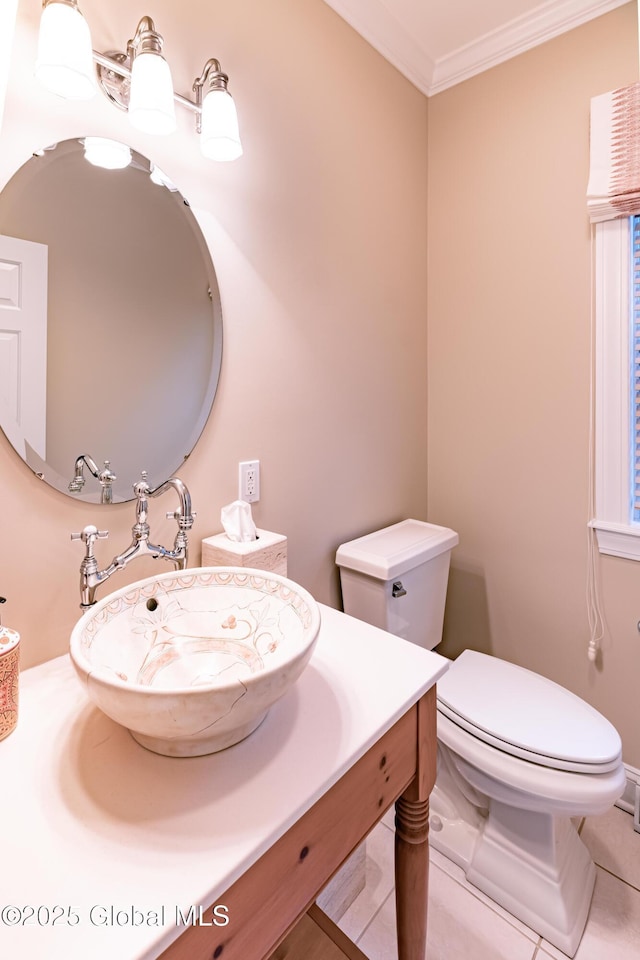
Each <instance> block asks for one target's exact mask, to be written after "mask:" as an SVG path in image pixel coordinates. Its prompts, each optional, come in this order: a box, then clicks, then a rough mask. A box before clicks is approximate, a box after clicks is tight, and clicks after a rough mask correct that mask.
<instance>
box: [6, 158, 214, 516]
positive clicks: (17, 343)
mask: <svg viewBox="0 0 640 960" xmlns="http://www.w3.org/2000/svg"><path fill="white" fill-rule="evenodd" d="M151 174H153V179H152V176H151ZM221 360H222V311H221V307H220V295H219V290H218V284H217V281H216V275H215V271H214V267H213V263H212V261H211V257H210V255H209V250H208V247H207V244H206V241H205V239H204V236H203V235H202V232H201V230H200V227H199V225H198V223H197V221H196V219H195V217H194V215H193V213H192V211H191V209H190V207H189V205H188V202H187V201H186V200H185V199H184V197H182V196H181V194H180V193H179V192H178V191H177V190H176V188H175V187H174V186H173V184H171V183H170V182H169V181H167V180H166V178H163V176H162V175H161V173H160V172H159V171H157V170H154V169H153V167H152V165H151V164H150V162H149V160H147V159H146V158H145V157H143V156H141V155H140V154H138V153H136V152H135V151H133V150H132V151H131V161H130V163H129V164H128V165H127V166H126V167H125V168H123V169H105V168H103V167H99V166H94V165H93V164H92V163H90V162H88V161H87V159H86V157H85V142H84V140H65V141H63V142H61V143H58V144H56V145H54V146H52V147H49V148H46V149H45V150H42V151H39V153H38V154H34V156H33V157H31V158H30V159H29V160H28V161H27V162H26V163H25V164H24V165H23V166H22V167H21V168H20V169H19V170H18V171H17V173H15V175H14V176H13V177H12V178H11V180H10V181H9V182H8V183H7V185H6V186H5V188H4V189H3V190H2V193H0V426H1V427H2V429H3V431H4V433H5V434H6V436H7V437H8V439H9V440H10V442H11V444H12V445H13V447H14V448H15V450H16V451H17V452H18V453H19V455H20V456H21V457H22V458H23V460H24V461H25V462H26V463H27V464H28V465H29V466H30V467H31V469H32V470H33V471H34V472H35V473H36V474H38V475H39V476H40V477H42V479H44V480H45V481H46V482H47V483H49V484H50V485H51V486H53V487H55V488H56V489H57V490H60V491H61V492H63V493H66V494H68V495H69V496H72V497H75V498H76V499H81V500H85V501H88V502H94V503H95V502H102V503H107V502H119V501H123V500H129V499H131V498H132V496H133V492H132V486H133V484H134V483H135V482H136V480H138V479H139V478H140V475H141V472H142V471H143V470H145V471H147V474H148V478H149V483H150V484H151V485H152V486H157V485H158V484H160V483H161V482H162V481H163V480H166V479H167V478H168V477H169V476H171V475H172V474H173V473H175V472H176V470H177V469H178V468H179V467H180V465H181V464H182V462H183V461H184V460H185V458H186V457H188V456H189V454H190V453H191V451H192V449H193V447H194V445H195V443H196V441H197V439H198V437H199V436H200V434H201V432H202V429H203V428H204V425H205V423H206V420H207V417H208V416H209V412H210V410H211V406H212V404H213V400H214V397H215V392H216V388H217V384H218V378H219V374H220V365H221Z"/></svg>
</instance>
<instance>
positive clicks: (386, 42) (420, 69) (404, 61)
mask: <svg viewBox="0 0 640 960" xmlns="http://www.w3.org/2000/svg"><path fill="white" fill-rule="evenodd" d="M325 3H326V4H327V5H328V6H329V7H331V9H332V10H334V11H335V12H336V13H337V14H338V16H340V17H342V19H343V20H345V21H346V22H347V23H348V24H349V26H350V27H353V29H354V30H355V31H356V33H359V34H360V36H361V37H363V38H364V39H365V40H366V41H367V43H369V44H371V46H372V47H373V48H374V49H375V50H377V51H378V53H381V54H382V56H383V57H384V58H385V60H388V61H389V63H391V64H393V66H394V67H396V69H397V70H399V71H400V73H402V74H403V75H404V76H405V77H406V78H407V80H410V81H411V83H412V84H413V85H414V86H415V87H417V88H418V90H421V91H422V93H424V94H427V96H428V94H429V87H430V84H431V78H432V77H433V71H434V68H435V64H434V62H433V60H432V59H431V57H430V56H429V55H428V53H427V52H426V50H424V49H423V48H422V47H421V46H420V44H419V43H418V42H417V41H416V38H415V37H414V36H411V34H410V33H409V32H408V31H407V29H406V28H405V27H404V26H403V24H402V23H401V22H400V21H399V20H398V19H397V18H396V17H395V16H394V15H393V14H392V13H391V11H390V10H389V8H388V7H387V6H385V4H384V3H383V2H381V0H325Z"/></svg>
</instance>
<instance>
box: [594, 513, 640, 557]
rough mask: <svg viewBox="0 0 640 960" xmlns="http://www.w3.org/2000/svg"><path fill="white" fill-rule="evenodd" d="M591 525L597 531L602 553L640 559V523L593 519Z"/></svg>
mask: <svg viewBox="0 0 640 960" xmlns="http://www.w3.org/2000/svg"><path fill="white" fill-rule="evenodd" d="M589 526H590V527H593V529H594V530H595V531H596V535H597V538H598V550H599V551H600V553H606V554H607V555H608V556H611V557H624V559H625V560H640V524H639V525H638V526H631V525H630V524H625V523H606V522H605V521H604V520H591V521H590V523H589Z"/></svg>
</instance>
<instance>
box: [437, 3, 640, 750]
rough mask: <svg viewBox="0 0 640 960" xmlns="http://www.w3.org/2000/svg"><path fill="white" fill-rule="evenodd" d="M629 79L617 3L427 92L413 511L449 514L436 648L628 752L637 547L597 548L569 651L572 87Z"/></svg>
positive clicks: (634, 733)
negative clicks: (558, 701)
mask: <svg viewBox="0 0 640 960" xmlns="http://www.w3.org/2000/svg"><path fill="white" fill-rule="evenodd" d="M637 79H638V51H637V22H636V6H635V4H628V5H626V6H624V7H621V8H619V9H618V10H616V11H615V12H613V13H611V14H608V15H607V16H605V17H602V18H600V19H598V20H595V21H592V22H591V23H589V24H587V25H585V26H583V27H580V28H579V29H577V30H575V31H572V32H571V33H569V34H566V35H564V36H562V37H559V38H557V39H555V40H553V41H551V42H549V43H547V44H545V45H543V46H541V47H538V48H537V49H534V50H531V51H529V52H528V53H526V54H524V55H522V56H519V57H517V58H515V59H514V60H512V61H510V62H507V63H505V64H503V65H501V66H499V67H496V68H494V69H492V70H490V71H488V72H487V73H485V74H483V75H481V76H479V77H476V78H474V79H472V80H469V81H467V82H466V83H463V84H461V85H459V86H458V87H456V88H454V89H451V90H449V91H446V92H444V93H442V94H440V95H438V96H436V97H434V98H432V99H431V100H430V101H429V216H428V224H429V257H428V263H429V339H428V346H429V366H428V370H429V446H428V449H429V518H430V519H431V520H433V521H434V522H437V523H444V524H446V525H449V526H451V527H454V528H455V529H456V530H458V531H459V533H460V540H461V543H460V546H459V547H458V548H457V549H456V551H455V554H454V559H453V570H452V575H451V581H450V594H449V602H448V608H447V620H446V639H445V643H444V644H443V645H442V647H441V648H440V649H441V650H442V652H444V653H446V654H449V655H455V654H456V653H457V652H458V651H459V650H461V649H463V648H464V647H466V646H472V647H476V648H477V649H481V650H486V651H488V652H492V653H494V654H497V655H498V656H502V657H505V658H506V659H510V660H514V661H515V662H517V663H520V664H522V665H524V666H527V667H530V668H532V669H534V670H537V671H539V672H541V673H543V674H546V675H547V676H549V677H551V678H552V679H554V680H557V681H558V682H560V683H562V684H564V685H565V686H567V687H569V688H570V689H571V690H573V691H575V692H576V693H578V694H579V695H581V696H583V697H585V698H586V699H587V700H589V701H590V702H592V703H593V704H594V705H595V706H596V707H597V708H599V709H600V710H602V711H603V712H604V713H605V714H606V715H607V716H608V717H609V718H610V719H611V720H612V722H613V723H615V724H616V726H617V727H618V729H619V730H620V732H621V734H622V737H623V746H624V757H625V760H626V761H627V762H628V763H631V764H633V765H636V766H640V723H639V722H638V717H637V707H636V704H637V699H638V697H637V688H638V682H639V681H640V636H639V635H638V631H637V629H636V623H637V621H638V620H639V619H640V564H637V563H634V562H633V561H626V560H616V559H613V558H602V559H600V560H599V564H598V566H599V571H600V573H601V578H602V597H603V603H604V612H605V616H606V620H607V628H608V629H607V636H606V639H605V643H604V648H603V659H602V665H601V667H600V668H599V669H595V668H594V667H593V666H591V665H590V663H589V662H588V660H587V655H586V654H587V644H588V641H589V629H588V622H587V610H586V602H585V591H586V567H587V530H586V522H587V520H588V494H587V489H588V484H587V478H588V464H589V445H588V437H589V431H588V424H589V370H590V356H589V350H590V229H589V225H588V222H587V216H586V212H585V191H586V182H587V173H588V162H589V157H588V144H589V100H590V98H591V97H592V96H594V95H596V94H599V93H604V92H605V91H607V90H612V89H614V88H615V87H618V86H622V85H624V84H627V83H631V82H633V81H635V80H637Z"/></svg>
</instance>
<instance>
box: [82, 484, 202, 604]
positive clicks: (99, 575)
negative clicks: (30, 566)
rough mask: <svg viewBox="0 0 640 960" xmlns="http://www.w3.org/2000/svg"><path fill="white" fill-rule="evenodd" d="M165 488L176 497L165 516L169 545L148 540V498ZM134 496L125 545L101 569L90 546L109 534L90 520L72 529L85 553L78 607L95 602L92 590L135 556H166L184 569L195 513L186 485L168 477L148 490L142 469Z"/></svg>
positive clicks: (163, 558) (134, 486) (94, 590)
mask: <svg viewBox="0 0 640 960" xmlns="http://www.w3.org/2000/svg"><path fill="white" fill-rule="evenodd" d="M167 490H175V492H176V493H177V495H178V498H179V500H180V505H179V507H178V509H177V510H175V511H173V512H170V513H167V519H169V520H176V521H177V523H178V532H177V534H176V538H175V540H174V543H173V549H172V550H169V549H168V548H167V547H162V546H160V545H156V544H154V543H151V542H150V540H149V533H150V530H149V524H148V523H147V514H148V511H149V498H150V497H159V496H161V495H162V494H163V493H166V491H167ZM133 492H134V494H135V496H136V522H135V523H134V525H133V527H132V528H131V533H132V535H133V539H132V540H131V543H130V544H129V546H128V547H127V549H126V550H125V551H124V552H123V553H120V554H118V556H116V557H114V558H113V560H112V561H111V563H110V564H109V566H108V567H105V569H104V570H99V569H98V561H97V559H96V557H95V556H94V553H93V549H94V544H95V542H96V540H103V539H105V537H108V536H109V531H108V530H98V528H97V527H95V526H93V525H92V524H90V525H89V526H87V527H85V528H84V530H82V532H81V533H72V534H71V539H72V540H82V541H83V543H84V544H85V555H84V558H83V560H82V563H81V564H80V608H81V609H82V610H87V609H88V608H89V607H92V606H93V604H94V603H95V602H96V598H95V594H96V590H97V589H98V587H99V586H100V584H102V583H104V582H105V581H106V580H108V579H109V577H111V576H112V574H114V573H115V572H116V570H124V568H125V567H126V566H127V564H129V563H131V561H132V560H135V558H136V557H153V558H154V559H157V558H158V557H160V559H161V560H168V561H169V562H170V563H173V565H174V566H175V568H176V570H184V569H186V566H187V561H188V559H189V541H188V537H187V531H188V530H191V527H192V526H193V521H194V518H195V514H194V513H193V512H192V510H191V495H190V493H189V491H188V490H187V487H186V485H185V484H184V483H183V482H182V480H180V479H179V478H178V477H170V478H169V479H168V480H165V481H164V483H161V484H160V486H158V487H156V488H155V489H154V490H152V489H151V488H150V486H149V484H148V483H147V474H146V471H144V470H143V472H142V479H141V480H139V481H138V482H137V483H134V485H133Z"/></svg>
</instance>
